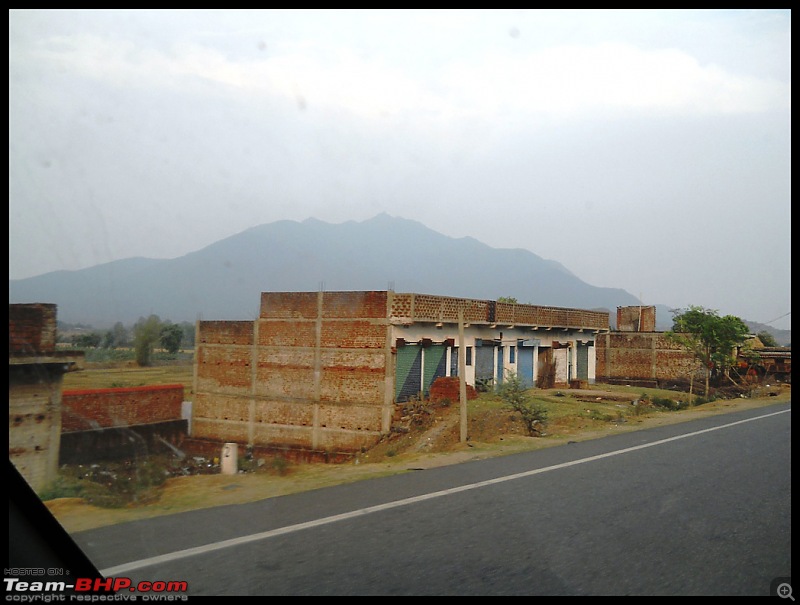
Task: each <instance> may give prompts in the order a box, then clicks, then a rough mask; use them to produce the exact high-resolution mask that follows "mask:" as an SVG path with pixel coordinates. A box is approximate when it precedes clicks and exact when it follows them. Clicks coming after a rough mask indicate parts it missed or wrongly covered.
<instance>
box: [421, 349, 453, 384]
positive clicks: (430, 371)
mask: <svg viewBox="0 0 800 605" xmlns="http://www.w3.org/2000/svg"><path fill="white" fill-rule="evenodd" d="M423 351H424V353H423V360H422V361H423V363H422V366H423V377H422V392H423V394H424V395H425V396H426V397H427V396H428V395H430V393H431V385H432V384H433V381H434V380H436V379H437V378H439V376H446V375H447V374H446V372H447V346H446V345H443V344H440V345H431V346H429V347H426V348H425V349H423Z"/></svg>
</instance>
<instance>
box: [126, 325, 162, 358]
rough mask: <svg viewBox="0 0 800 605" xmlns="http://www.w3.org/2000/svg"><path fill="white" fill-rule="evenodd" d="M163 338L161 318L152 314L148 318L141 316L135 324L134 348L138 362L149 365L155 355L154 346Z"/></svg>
mask: <svg viewBox="0 0 800 605" xmlns="http://www.w3.org/2000/svg"><path fill="white" fill-rule="evenodd" d="M160 339H161V319H159V317H158V315H151V316H150V317H148V318H147V319H145V318H144V317H140V318H139V321H137V322H136V324H135V325H134V326H133V348H134V352H135V356H136V363H138V364H139V365H140V366H149V365H150V364H151V360H152V357H153V348H154V347H155V345H156V343H158V342H159V340H160Z"/></svg>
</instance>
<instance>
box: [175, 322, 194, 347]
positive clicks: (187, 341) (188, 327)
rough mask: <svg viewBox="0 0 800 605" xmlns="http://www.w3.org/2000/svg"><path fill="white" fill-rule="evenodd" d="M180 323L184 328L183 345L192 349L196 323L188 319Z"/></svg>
mask: <svg viewBox="0 0 800 605" xmlns="http://www.w3.org/2000/svg"><path fill="white" fill-rule="evenodd" d="M178 325H180V327H181V329H182V330H183V340H182V341H181V342H182V343H183V346H185V347H188V348H190V349H191V348H193V347H194V331H195V325H194V324H193V323H190V322H188V321H183V322H181V323H180V324H178Z"/></svg>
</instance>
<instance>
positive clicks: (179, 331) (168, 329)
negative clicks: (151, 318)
mask: <svg viewBox="0 0 800 605" xmlns="http://www.w3.org/2000/svg"><path fill="white" fill-rule="evenodd" d="M182 340H183V328H181V327H180V326H179V325H178V324H166V325H164V326H162V327H161V346H162V347H164V348H165V349H166V350H167V352H168V353H173V354H174V353H177V352H178V351H180V350H181V341H182Z"/></svg>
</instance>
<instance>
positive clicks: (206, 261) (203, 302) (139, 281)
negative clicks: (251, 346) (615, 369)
mask: <svg viewBox="0 0 800 605" xmlns="http://www.w3.org/2000/svg"><path fill="white" fill-rule="evenodd" d="M319 289H323V290H328V291H333V290H387V289H392V290H395V291H398V292H416V293H420V294H438V295H444V296H455V297H464V298H477V299H489V300H496V299H498V298H500V297H513V298H515V299H517V300H518V301H519V302H521V303H531V304H535V305H547V306H557V307H571V308H579V309H593V310H607V311H609V313H611V317H610V320H611V323H612V326H613V324H614V322H615V319H616V307H618V306H628V305H638V304H639V300H638V299H637V298H636V297H635V296H634V295H632V294H630V293H628V292H626V291H625V290H622V289H618V288H602V287H596V286H592V285H590V284H587V283H586V282H584V281H582V280H581V279H579V278H578V277H576V276H575V275H574V274H572V273H571V272H570V271H569V270H567V269H566V268H565V267H564V266H563V265H561V264H560V263H558V262H556V261H553V260H547V259H543V258H541V257H539V256H537V255H536V254H534V253H533V252H530V251H528V250H523V249H499V248H492V247H490V246H488V245H486V244H483V243H481V242H480V241H478V240H476V239H474V238H471V237H462V238H451V237H448V236H445V235H442V234H441V233H438V232H436V231H433V230H431V229H429V228H428V227H426V226H424V225H423V224H421V223H419V222H416V221H412V220H408V219H403V218H397V217H392V216H389V215H387V214H385V213H384V214H379V215H377V216H375V217H374V218H372V219H369V220H365V221H362V222H356V221H348V222H345V223H341V224H330V223H325V222H323V221H320V220H317V219H307V220H304V221H302V222H296V221H288V220H285V221H277V222H274V223H268V224H264V225H259V226H257V227H253V228H251V229H248V230H246V231H243V232H241V233H239V234H237V235H233V236H231V237H228V238H226V239H223V240H220V241H218V242H216V243H214V244H211V245H209V246H207V247H205V248H203V249H201V250H198V251H196V252H192V253H190V254H186V255H185V256H181V257H179V258H174V259H150V258H129V259H124V260H118V261H113V262H110V263H105V264H102V265H96V266H94V267H89V268H86V269H81V270H77V271H55V272H52V273H46V274H44V275H39V276H36V277H30V278H27V279H19V280H9V288H8V291H9V299H8V300H9V303H33V302H40V303H55V304H56V305H57V306H58V319H59V321H61V322H64V323H82V324H87V325H91V326H93V327H95V328H107V327H111V326H112V325H113V324H114V323H116V322H122V323H123V324H124V325H126V326H127V325H132V324H133V323H135V322H136V321H137V320H138V319H139V318H141V317H146V316H148V315H151V314H155V315H158V316H159V317H160V318H161V319H162V320H169V321H172V322H174V323H180V322H184V321H189V322H194V321H195V320H196V319H208V320H253V319H255V318H256V317H258V312H259V304H260V294H261V292H265V291H305V292H308V291H317V290H319ZM656 319H657V326H656V327H657V329H658V330H666V329H669V328H670V327H671V325H672V314H671V313H670V311H669V308H668V307H667V306H665V305H656ZM743 319H744V318H743ZM765 328H766V327H765ZM783 332H786V331H783ZM779 342H780V340H779Z"/></svg>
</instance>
